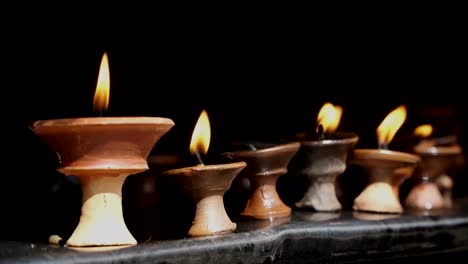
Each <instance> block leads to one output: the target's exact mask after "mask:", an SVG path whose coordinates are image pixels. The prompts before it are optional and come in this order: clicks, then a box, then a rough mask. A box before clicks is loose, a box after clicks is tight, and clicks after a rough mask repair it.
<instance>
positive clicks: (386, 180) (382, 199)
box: [348, 105, 420, 213]
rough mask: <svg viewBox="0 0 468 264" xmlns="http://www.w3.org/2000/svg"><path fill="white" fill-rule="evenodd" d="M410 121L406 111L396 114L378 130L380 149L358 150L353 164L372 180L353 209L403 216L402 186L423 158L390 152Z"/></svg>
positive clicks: (403, 109)
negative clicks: (404, 125) (390, 144)
mask: <svg viewBox="0 0 468 264" xmlns="http://www.w3.org/2000/svg"><path fill="white" fill-rule="evenodd" d="M405 119H406V107H405V106H404V105H401V106H399V107H398V108H396V109H395V110H393V111H392V112H391V113H390V114H389V115H388V116H387V117H386V118H385V119H384V120H383V122H382V123H381V124H380V126H379V127H378V128H377V137H378V140H379V148H378V149H354V151H353V153H352V155H350V158H349V161H348V162H349V164H353V165H357V166H360V167H362V168H363V169H364V170H365V172H366V173H367V176H368V183H367V186H366V187H365V188H364V190H363V191H362V192H361V193H360V194H359V195H358V196H357V197H356V198H355V199H354V203H353V209H354V210H357V211H367V212H377V213H402V212H403V207H402V205H401V202H400V199H399V188H400V185H401V184H402V183H403V182H404V181H405V180H406V179H407V178H409V177H410V176H411V175H412V174H413V172H414V168H415V167H416V166H417V164H418V162H419V161H420V158H419V156H417V155H414V154H411V153H406V152H401V151H393V150H388V149H387V148H388V144H389V143H390V142H391V140H392V139H393V136H394V135H395V134H396V132H397V131H398V129H399V128H400V127H401V125H403V123H404V121H405Z"/></svg>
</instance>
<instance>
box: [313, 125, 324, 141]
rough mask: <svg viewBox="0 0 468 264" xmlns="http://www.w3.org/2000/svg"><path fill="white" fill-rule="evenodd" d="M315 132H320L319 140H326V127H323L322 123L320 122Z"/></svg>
mask: <svg viewBox="0 0 468 264" xmlns="http://www.w3.org/2000/svg"><path fill="white" fill-rule="evenodd" d="M315 132H316V133H317V134H318V139H319V140H324V139H325V129H323V125H322V124H319V125H318V126H317V129H316V130H315Z"/></svg>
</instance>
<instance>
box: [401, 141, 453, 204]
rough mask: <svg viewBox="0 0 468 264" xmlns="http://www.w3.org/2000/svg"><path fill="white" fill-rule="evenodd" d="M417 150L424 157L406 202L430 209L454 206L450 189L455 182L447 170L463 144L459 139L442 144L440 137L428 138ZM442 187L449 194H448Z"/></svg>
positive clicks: (415, 149) (416, 152)
mask: <svg viewBox="0 0 468 264" xmlns="http://www.w3.org/2000/svg"><path fill="white" fill-rule="evenodd" d="M414 153H415V154H417V155H419V156H420V157H421V163H420V164H419V165H418V167H417V168H416V171H415V173H414V176H413V177H415V179H416V180H417V184H416V185H415V186H413V188H412V189H411V191H410V192H409V194H408V196H407V197H406V200H405V205H406V206H408V207H413V208H417V209H426V210H428V209H439V208H443V207H450V206H451V204H452V202H451V195H450V192H447V190H450V189H451V187H452V185H453V182H451V178H450V176H448V175H447V173H448V170H449V168H450V167H452V166H454V165H455V164H456V161H457V158H458V157H459V156H460V155H461V153H462V149H461V147H460V146H459V145H458V144H457V143H451V144H449V145H438V144H437V141H436V140H431V139H425V140H422V141H421V142H420V143H419V144H418V145H416V146H415V147H414ZM447 177H448V178H447ZM439 178H440V179H439ZM446 182H447V183H446ZM438 183H439V184H440V187H439V186H438ZM444 187H446V188H444ZM441 190H442V191H444V194H448V195H446V196H445V197H444V196H443V195H442V193H441Z"/></svg>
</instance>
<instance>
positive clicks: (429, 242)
mask: <svg viewBox="0 0 468 264" xmlns="http://www.w3.org/2000/svg"><path fill="white" fill-rule="evenodd" d="M326 214H327V213H324V212H313V211H294V212H293V214H292V215H291V216H290V217H287V218H284V219H283V218H276V219H274V220H273V221H270V220H249V221H242V222H239V223H238V228H237V230H236V232H235V233H232V234H227V235H221V236H214V237H201V238H184V237H181V238H180V239H168V240H150V241H146V242H143V243H139V244H138V245H135V246H130V247H123V248H122V247H119V248H107V249H104V248H102V249H99V250H93V248H90V249H89V250H75V249H72V248H67V247H59V246H55V245H49V244H47V242H46V241H45V242H44V244H39V243H31V242H27V241H1V242H0V263H65V262H66V263H111V262H112V263H129V262H131V263H147V262H151V263H184V264H187V263H271V262H274V263H291V262H294V263H311V262H313V263H329V262H333V263H340V262H347V263H349V262H360V263H362V262H373V261H378V262H379V263H392V262H393V263H394V262H395V261H397V262H398V263H410V262H414V261H416V260H438V259H439V260H443V259H446V258H447V257H450V261H451V262H453V263H455V262H456V261H457V259H458V261H459V263H462V262H463V261H465V260H466V256H468V199H461V200H460V199H457V200H455V201H454V205H453V208H450V209H442V210H437V211H436V210H431V211H430V212H429V213H427V214H426V213H421V212H419V211H413V210H407V211H405V212H404V213H402V214H401V215H394V214H378V213H366V215H365V217H362V216H357V215H356V212H352V211H348V210H346V211H341V212H340V213H339V214H336V213H329V214H330V217H327V216H326ZM372 215H374V216H375V217H372ZM315 216H317V217H315ZM168 228H169V227H168ZM459 257H461V258H459ZM463 257H465V259H463Z"/></svg>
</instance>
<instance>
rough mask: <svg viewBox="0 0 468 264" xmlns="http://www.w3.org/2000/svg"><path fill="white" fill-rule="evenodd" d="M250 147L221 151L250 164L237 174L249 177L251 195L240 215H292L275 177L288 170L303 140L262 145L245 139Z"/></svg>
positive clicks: (224, 155) (267, 217) (265, 217)
mask: <svg viewBox="0 0 468 264" xmlns="http://www.w3.org/2000/svg"><path fill="white" fill-rule="evenodd" d="M245 145H248V146H249V148H250V149H249V150H245V149H244V150H237V151H229V152H224V153H222V156H223V157H224V158H225V159H226V160H228V161H231V162H239V161H245V162H246V163H247V168H246V169H244V170H243V171H242V172H241V173H240V175H239V176H238V177H247V178H248V179H249V181H250V186H251V191H252V192H251V195H250V198H249V199H248V201H247V205H246V207H245V209H244V211H243V212H242V213H241V215H242V216H243V217H245V218H252V219H269V218H276V217H284V216H289V215H291V208H290V207H289V206H287V205H285V204H284V202H283V201H282V200H281V198H280V197H279V195H278V193H277V190H276V180H277V179H278V177H279V176H281V175H284V174H286V173H287V172H288V163H289V161H290V160H291V158H292V157H293V156H294V155H295V154H296V152H297V151H298V149H299V147H300V144H299V143H297V142H294V143H283V144H279V145H259V144H255V143H247V142H246V143H245Z"/></svg>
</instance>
